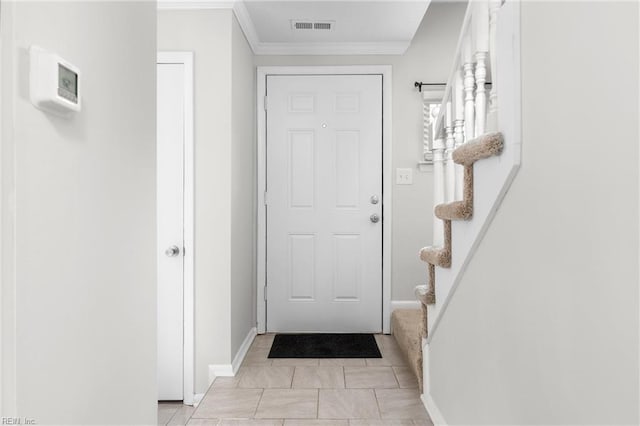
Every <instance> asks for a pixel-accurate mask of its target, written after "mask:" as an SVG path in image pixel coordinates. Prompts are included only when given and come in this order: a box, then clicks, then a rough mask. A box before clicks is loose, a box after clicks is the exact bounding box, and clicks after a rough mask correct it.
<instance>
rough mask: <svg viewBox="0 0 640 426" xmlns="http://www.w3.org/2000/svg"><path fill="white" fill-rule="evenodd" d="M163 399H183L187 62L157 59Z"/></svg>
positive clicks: (160, 387)
mask: <svg viewBox="0 0 640 426" xmlns="http://www.w3.org/2000/svg"><path fill="white" fill-rule="evenodd" d="M157 70H158V74H157V84H158V98H157V108H158V110H157V112H158V114H157V123H158V124H157V126H158V127H157V130H158V136H157V137H158V151H157V156H158V169H157V188H158V192H157V207H158V218H157V220H158V247H157V248H158V400H159V401H169V400H171V401H181V400H182V399H183V371H184V370H183V353H184V352H183V351H184V346H183V326H184V315H183V291H184V257H183V247H184V231H183V223H184V217H183V212H184V96H185V93H184V91H185V88H184V84H182V82H183V81H184V72H185V70H184V65H183V64H158V65H157Z"/></svg>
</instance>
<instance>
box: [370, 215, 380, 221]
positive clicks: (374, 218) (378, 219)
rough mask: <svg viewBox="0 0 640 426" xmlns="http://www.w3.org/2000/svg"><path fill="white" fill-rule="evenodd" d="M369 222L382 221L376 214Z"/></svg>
mask: <svg viewBox="0 0 640 426" xmlns="http://www.w3.org/2000/svg"><path fill="white" fill-rule="evenodd" d="M369 220H370V221H371V222H373V223H378V222H379V221H380V216H378V215H377V214H375V213H374V214H372V215H371V216H369Z"/></svg>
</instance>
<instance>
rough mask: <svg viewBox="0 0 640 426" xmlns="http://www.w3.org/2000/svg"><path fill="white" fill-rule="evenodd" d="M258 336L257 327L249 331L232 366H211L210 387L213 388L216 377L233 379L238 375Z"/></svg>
mask: <svg viewBox="0 0 640 426" xmlns="http://www.w3.org/2000/svg"><path fill="white" fill-rule="evenodd" d="M257 334H258V333H257V330H256V328H255V327H253V328H252V329H251V330H249V333H247V337H245V338H244V341H243V342H242V345H240V349H238V352H237V353H236V356H235V357H234V358H233V362H232V363H231V364H209V386H211V384H212V383H213V381H214V380H215V379H216V377H233V376H235V375H236V373H237V372H238V370H239V369H240V365H242V361H244V357H245V356H247V352H249V348H250V347H251V344H252V343H253V339H255V338H256V335H257Z"/></svg>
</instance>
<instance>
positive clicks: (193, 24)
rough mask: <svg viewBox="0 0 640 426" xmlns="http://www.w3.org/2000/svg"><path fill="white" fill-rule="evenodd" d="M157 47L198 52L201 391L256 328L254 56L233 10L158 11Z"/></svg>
mask: <svg viewBox="0 0 640 426" xmlns="http://www.w3.org/2000/svg"><path fill="white" fill-rule="evenodd" d="M158 49H159V50H187V51H193V52H195V58H194V62H195V156H196V171H195V174H196V176H195V187H196V193H195V198H196V220H195V235H196V236H195V241H196V248H195V250H196V252H195V270H196V278H195V292H196V393H202V392H204V391H206V390H207V388H208V386H209V383H208V373H209V366H210V365H223V366H229V365H230V364H231V362H232V361H233V358H234V357H235V355H236V353H237V350H238V348H239V347H240V345H241V343H242V341H243V340H244V339H245V337H246V336H247V333H248V332H249V330H250V329H251V328H252V327H255V294H254V293H255V290H254V289H253V288H252V286H255V285H254V283H255V272H254V268H255V266H254V264H255V261H254V250H255V248H254V247H255V231H254V227H255V206H254V199H255V172H254V170H255V164H254V161H255V154H254V146H255V140H254V139H255V138H254V130H253V126H254V122H255V120H254V106H253V104H254V97H255V95H254V93H255V89H254V80H255V79H254V77H253V55H252V54H251V51H250V50H249V48H248V45H247V43H246V41H245V40H244V36H243V35H242V33H241V31H240V30H239V28H238V24H237V23H236V22H235V18H234V16H233V12H232V11H231V10H193V11H168V10H165V11H159V12H158Z"/></svg>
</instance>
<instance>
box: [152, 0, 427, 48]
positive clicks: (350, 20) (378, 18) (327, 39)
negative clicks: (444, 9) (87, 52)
mask: <svg viewBox="0 0 640 426" xmlns="http://www.w3.org/2000/svg"><path fill="white" fill-rule="evenodd" d="M430 2H431V0H373V1H371V0H349V1H344V0H279V1H272V0H227V1H213V0H209V1H207V0H205V1H202V0H199V1H193V2H192V1H190V0H176V1H172V0H164V1H163V0H161V1H159V3H158V4H159V7H160V8H164V9H184V8H190V9H195V8H225V7H226V8H232V9H233V10H234V12H235V15H236V17H237V18H238V22H239V23H240V25H241V26H242V29H243V31H244V33H245V35H246V37H247V40H248V41H249V44H250V45H251V47H252V49H253V51H254V53H255V54H256V55H314V54H315V55H358V54H360V55H363V54H397V55H400V54H402V53H404V52H405V51H406V50H407V48H408V47H409V44H410V43H411V40H412V39H413V36H414V35H415V33H416V30H417V29H418V26H419V25H420V22H421V21H422V17H423V16H424V14H425V12H426V10H427V7H428V6H429V3H430ZM292 20H304V21H308V22H319V21H320V22H326V21H330V22H332V29H331V30H306V29H305V30H296V29H293V28H292Z"/></svg>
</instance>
